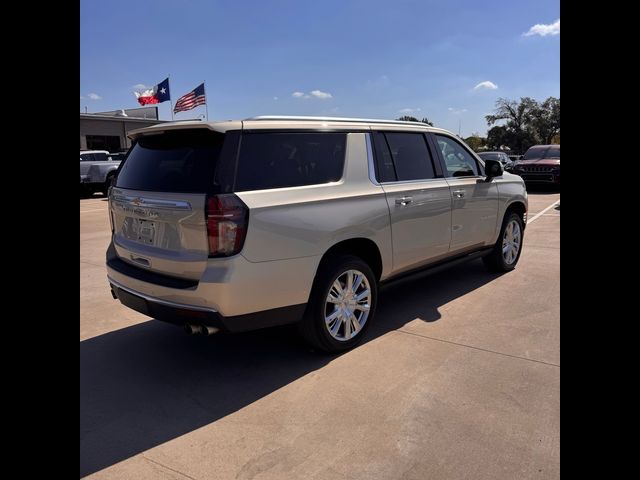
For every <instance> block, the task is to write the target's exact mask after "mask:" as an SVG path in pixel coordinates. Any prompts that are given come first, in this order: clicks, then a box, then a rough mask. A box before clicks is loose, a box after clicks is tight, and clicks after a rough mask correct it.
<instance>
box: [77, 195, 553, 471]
mask: <svg viewBox="0 0 640 480" xmlns="http://www.w3.org/2000/svg"><path fill="white" fill-rule="evenodd" d="M557 200H559V194H557V193H552V192H540V193H530V197H529V202H530V204H529V218H530V219H531V218H533V217H535V215H536V214H537V213H539V212H542V211H543V210H544V209H545V208H546V207H548V206H549V205H552V204H553V203H554V202H555V201H557ZM80 204H81V207H80V210H81V213H80V223H81V242H80V244H81V253H80V260H81V265H80V271H81V322H80V339H81V343H80V356H81V475H89V474H92V475H91V478H96V479H97V478H109V479H111V478H136V479H137V480H143V479H147V478H149V479H151V478H175V479H185V478H192V479H209V478H211V479H213V478H215V479H226V478H239V479H252V478H256V479H279V478H317V479H331V478H336V479H338V478H340V479H343V478H347V479H351V478H353V479H370V478H376V479H379V478H382V479H386V478H389V479H391V478H406V479H414V478H415V479H425V478H434V479H437V478H473V479H484V478H486V479H489V478H491V479H495V478H505V479H507V478H508V479H511V478H558V477H559V402H560V394H559V379H560V368H559V359H560V349H559V336H560V334H559V326H560V323H559V274H560V270H559V256H560V250H559V240H560V232H559V225H560V216H559V215H560V211H559V207H558V208H555V207H552V208H551V209H549V210H547V211H546V212H545V213H543V214H542V215H540V216H538V217H536V218H535V220H534V221H533V223H530V224H529V225H528V226H527V229H526V231H525V239H524V250H523V254H522V258H521V260H520V263H519V265H518V267H517V268H516V270H515V271H513V272H510V273H508V274H505V275H501V276H500V275H494V274H489V273H487V272H486V271H485V270H484V268H483V266H482V263H481V262H480V261H475V262H471V263H468V264H466V265H461V266H458V267H455V268H452V269H450V270H448V271H445V272H442V273H439V274H435V275H432V276H430V277H426V278H424V279H421V280H417V281H415V282H410V283H403V284H401V285H397V286H390V287H389V288H387V289H386V290H385V291H384V292H383V293H382V294H381V296H380V299H379V311H378V315H377V317H376V323H375V324H374V325H372V326H371V329H370V331H369V332H368V338H367V342H366V343H365V344H364V345H362V346H360V347H359V348H356V349H355V350H353V351H351V352H348V353H346V354H343V355H341V356H333V357H331V356H322V355H319V354H317V353H314V352H311V351H309V349H308V348H307V347H306V346H305V345H304V344H303V343H301V341H300V340H299V339H298V338H297V336H296V335H295V333H294V332H293V331H292V329H291V328H288V327H283V328H276V329H269V330H263V331H258V332H250V333H247V334H241V335H221V336H213V337H210V338H205V337H189V336H187V335H184V334H183V333H182V332H181V331H180V330H179V329H177V328H176V327H173V326H171V325H166V324H163V323H161V322H156V321H149V320H148V318H147V317H144V316H143V315H140V314H137V313H136V312H133V311H131V310H128V309H126V308H125V307H123V306H121V305H120V304H119V303H118V302H117V301H114V300H113V299H112V298H111V295H110V293H109V288H108V284H107V282H106V278H105V274H106V272H105V269H104V266H103V263H104V251H105V250H106V246H107V244H108V238H109V222H108V219H107V216H106V202H104V201H103V200H102V199H100V198H99V197H95V198H92V199H88V200H81V201H80Z"/></svg>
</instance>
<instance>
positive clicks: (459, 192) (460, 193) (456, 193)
mask: <svg viewBox="0 0 640 480" xmlns="http://www.w3.org/2000/svg"><path fill="white" fill-rule="evenodd" d="M453 196H454V197H456V198H463V197H464V190H454V191H453Z"/></svg>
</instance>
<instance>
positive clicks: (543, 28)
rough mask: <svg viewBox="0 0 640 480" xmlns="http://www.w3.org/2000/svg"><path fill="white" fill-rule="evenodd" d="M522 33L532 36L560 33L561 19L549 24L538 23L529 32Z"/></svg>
mask: <svg viewBox="0 0 640 480" xmlns="http://www.w3.org/2000/svg"><path fill="white" fill-rule="evenodd" d="M522 35H523V36H525V37H531V36H533V35H540V36H541V37H546V36H547V35H560V19H557V20H556V21H555V22H553V23H549V24H544V23H536V24H535V25H534V26H533V27H531V28H530V29H529V31H528V32H526V33H523V34H522Z"/></svg>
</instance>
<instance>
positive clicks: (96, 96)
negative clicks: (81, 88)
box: [87, 93, 102, 100]
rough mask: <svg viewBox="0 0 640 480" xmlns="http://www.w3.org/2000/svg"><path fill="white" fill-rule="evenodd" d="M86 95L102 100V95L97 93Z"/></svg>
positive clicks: (92, 98)
mask: <svg viewBox="0 0 640 480" xmlns="http://www.w3.org/2000/svg"><path fill="white" fill-rule="evenodd" d="M87 97H89V98H90V99H91V100H102V97H101V96H100V95H98V94H97V93H90V94H89V95H87Z"/></svg>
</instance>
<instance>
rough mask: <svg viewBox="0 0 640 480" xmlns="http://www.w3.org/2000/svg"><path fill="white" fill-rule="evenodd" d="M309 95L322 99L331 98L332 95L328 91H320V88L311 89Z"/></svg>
mask: <svg viewBox="0 0 640 480" xmlns="http://www.w3.org/2000/svg"><path fill="white" fill-rule="evenodd" d="M311 95H313V96H314V97H316V98H320V99H322V100H326V99H327V98H333V95H331V94H330V93H329V92H322V91H320V90H312V91H311Z"/></svg>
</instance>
